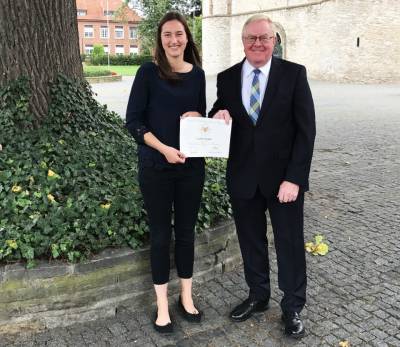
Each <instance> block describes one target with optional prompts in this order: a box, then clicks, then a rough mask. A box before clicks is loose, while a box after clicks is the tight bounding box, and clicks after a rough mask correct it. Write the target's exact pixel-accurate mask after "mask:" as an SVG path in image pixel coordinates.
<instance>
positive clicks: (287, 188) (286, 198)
mask: <svg viewBox="0 0 400 347" xmlns="http://www.w3.org/2000/svg"><path fill="white" fill-rule="evenodd" d="M297 195H299V186H298V185H297V184H294V183H291V182H288V181H283V182H282V183H281V185H280V187H279V193H278V195H277V197H278V200H279V202H293V201H296V199H297Z"/></svg>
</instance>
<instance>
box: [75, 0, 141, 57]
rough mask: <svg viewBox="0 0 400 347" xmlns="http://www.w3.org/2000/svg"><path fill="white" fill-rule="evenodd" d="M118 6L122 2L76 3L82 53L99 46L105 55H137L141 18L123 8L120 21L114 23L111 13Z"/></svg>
mask: <svg viewBox="0 0 400 347" xmlns="http://www.w3.org/2000/svg"><path fill="white" fill-rule="evenodd" d="M107 3H108V4H107ZM107 5H108V11H109V13H110V15H109V16H108V17H107V16H106V11H107ZM121 5H122V0H76V7H77V11H78V13H77V18H78V30H79V48H80V52H81V53H89V52H90V51H91V50H92V49H93V46H94V45H96V44H102V45H103V46H104V49H105V51H106V52H107V49H109V51H110V54H113V55H114V54H130V53H139V42H138V39H137V26H138V24H139V21H140V17H139V16H138V15H137V13H136V12H135V11H134V10H131V9H129V8H126V10H125V12H124V13H123V14H122V15H121V17H120V18H119V19H116V18H115V17H114V16H113V13H115V12H116V11H117V10H118V8H120V6H121ZM107 18H108V23H107ZM107 28H108V29H107ZM107 31H108V38H107V35H106V34H107Z"/></svg>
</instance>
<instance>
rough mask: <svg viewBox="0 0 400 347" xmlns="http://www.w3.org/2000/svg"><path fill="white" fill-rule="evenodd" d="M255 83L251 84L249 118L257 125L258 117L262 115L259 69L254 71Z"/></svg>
mask: <svg viewBox="0 0 400 347" xmlns="http://www.w3.org/2000/svg"><path fill="white" fill-rule="evenodd" d="M253 72H254V77H253V82H252V83H251V94H250V110H249V116H250V118H251V120H252V121H253V124H254V125H255V124H256V122H257V118H258V115H259V114H260V108H261V106H260V81H259V80H258V74H259V73H260V72H261V71H260V70H259V69H255V70H254V71H253Z"/></svg>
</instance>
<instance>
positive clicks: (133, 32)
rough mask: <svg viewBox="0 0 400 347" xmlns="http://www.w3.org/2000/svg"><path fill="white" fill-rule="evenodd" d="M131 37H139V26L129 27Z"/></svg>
mask: <svg viewBox="0 0 400 347" xmlns="http://www.w3.org/2000/svg"><path fill="white" fill-rule="evenodd" d="M129 38H130V39H132V40H136V39H137V28H136V27H129Z"/></svg>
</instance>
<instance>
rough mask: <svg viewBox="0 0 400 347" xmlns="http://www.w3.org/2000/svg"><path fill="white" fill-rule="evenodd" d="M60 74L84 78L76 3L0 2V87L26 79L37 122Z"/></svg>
mask: <svg viewBox="0 0 400 347" xmlns="http://www.w3.org/2000/svg"><path fill="white" fill-rule="evenodd" d="M59 73H62V74H64V75H66V76H68V77H72V78H82V77H83V73H82V64H81V60H80V54H79V36H78V25H77V17H76V3H75V0H0V87H2V86H4V85H6V84H7V83H8V82H10V81H13V80H15V79H17V78H18V77H21V76H24V75H25V76H28V77H29V79H30V85H31V90H32V97H31V100H30V108H31V111H32V113H33V114H34V115H35V117H36V118H37V120H38V121H40V120H41V119H43V118H44V117H45V116H46V114H47V111H48V105H49V92H50V88H49V83H51V82H52V81H53V80H54V79H55V77H56V76H57V74H59Z"/></svg>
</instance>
